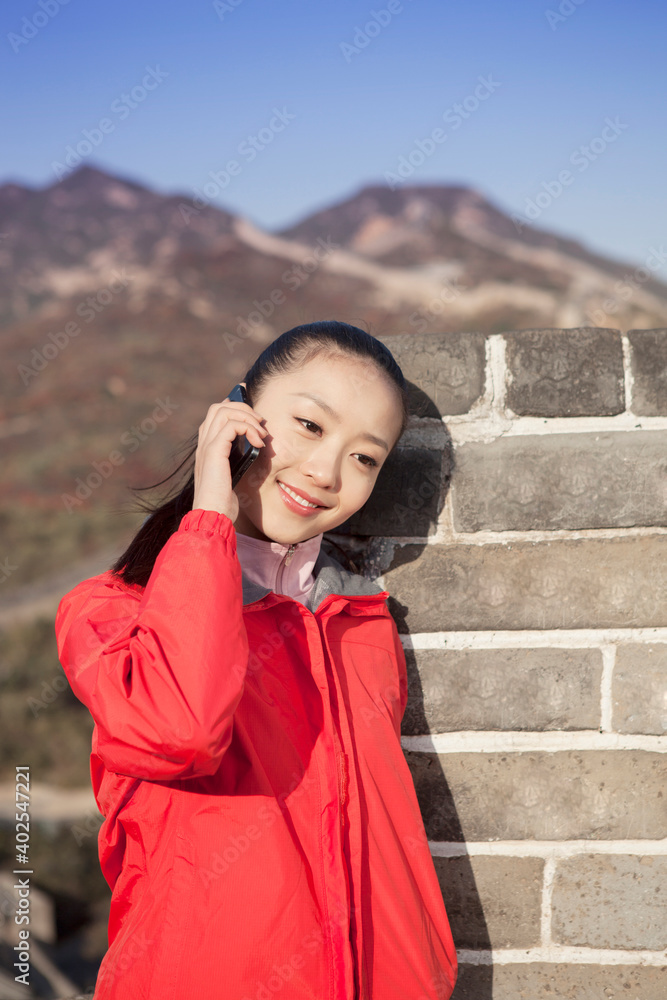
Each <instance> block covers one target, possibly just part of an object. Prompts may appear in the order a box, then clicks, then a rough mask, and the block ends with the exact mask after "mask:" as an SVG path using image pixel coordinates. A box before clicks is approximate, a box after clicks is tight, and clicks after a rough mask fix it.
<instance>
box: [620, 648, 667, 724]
mask: <svg viewBox="0 0 667 1000" xmlns="http://www.w3.org/2000/svg"><path fill="white" fill-rule="evenodd" d="M612 707H613V717H612V728H613V729H615V730H617V732H619V733H652V734H655V735H658V736H664V734H665V733H666V732H667V643H660V642H656V643H651V644H647V643H628V644H627V645H626V644H625V643H624V644H623V645H620V646H619V647H618V649H617V651H616V665H615V666H614V673H613V676H612Z"/></svg>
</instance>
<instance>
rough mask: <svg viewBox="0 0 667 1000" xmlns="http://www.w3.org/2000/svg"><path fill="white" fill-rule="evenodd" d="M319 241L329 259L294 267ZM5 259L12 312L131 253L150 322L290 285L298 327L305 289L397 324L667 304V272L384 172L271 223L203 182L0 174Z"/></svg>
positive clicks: (620, 320)
mask: <svg viewBox="0 0 667 1000" xmlns="http://www.w3.org/2000/svg"><path fill="white" fill-rule="evenodd" d="M516 218H518V217H515V219H516ZM318 241H319V244H318ZM318 245H319V247H320V251H319V253H320V258H321V259H319V260H317V262H316V263H317V266H316V267H315V268H314V269H313V270H311V271H307V272H306V273H305V274H304V272H303V270H302V271H301V278H302V280H300V281H299V280H297V278H296V277H294V276H292V277H291V278H290V279H286V280H283V275H284V273H285V271H286V269H288V267H289V268H292V269H293V268H294V266H295V265H296V266H297V267H298V265H299V263H300V261H303V260H306V259H307V258H308V257H309V255H310V254H311V253H312V249H313V247H317V246H318ZM322 247H324V249H322ZM0 264H1V267H0V324H2V325H3V326H7V325H11V324H14V323H16V322H19V323H22V322H24V321H26V320H31V321H32V320H35V319H36V318H38V317H39V316H40V315H46V316H55V315H56V314H57V313H58V312H63V313H66V312H67V311H68V309H69V307H70V306H71V305H74V306H75V307H76V305H77V304H78V301H75V300H79V301H80V299H81V297H82V296H84V295H86V294H89V293H90V292H95V290H97V289H101V288H104V287H105V285H106V281H107V280H108V277H109V276H110V274H111V273H112V272H113V271H114V269H116V270H118V271H121V270H122V269H123V268H124V269H125V271H126V272H128V273H131V279H130V280H128V286H127V295H126V296H124V297H123V302H124V304H125V306H126V309H127V311H128V313H129V315H130V316H132V317H136V316H137V315H141V316H143V317H145V321H146V322H148V323H151V322H156V323H157V322H160V323H163V322H165V320H167V321H168V320H169V316H170V315H171V316H172V318H174V319H175V318H176V317H180V316H188V317H190V318H194V321H195V322H201V323H204V324H211V325H212V326H216V325H217V326H218V327H219V326H220V325H223V324H224V323H225V321H228V320H230V319H231V318H232V317H234V316H242V317H243V316H247V315H248V313H249V312H251V311H252V308H253V306H252V304H253V300H254V299H255V298H258V299H259V300H260V301H263V299H264V297H265V295H266V294H268V293H269V292H270V291H272V290H273V289H274V288H276V287H277V288H278V289H279V290H281V291H282V292H284V293H285V296H286V298H287V299H288V300H289V303H288V308H287V309H282V308H280V309H275V310H274V311H273V312H274V313H275V317H273V313H272V317H273V318H275V320H276V322H275V323H274V322H270V323H267V329H266V331H265V333H266V335H267V336H269V337H270V336H271V334H272V333H273V335H276V334H277V333H278V332H279V331H280V327H283V328H286V327H285V321H283V314H285V317H286V319H287V317H288V315H289V314H290V312H291V311H292V310H291V307H293V306H295V305H296V299H295V296H294V295H293V293H294V292H297V293H298V295H297V296H296V298H298V300H299V304H300V305H302V306H304V307H306V308H307V309H308V311H309V312H310V310H311V309H312V310H313V312H312V313H311V318H313V317H314V316H317V315H333V313H332V311H331V310H332V309H336V308H340V307H342V306H344V308H345V309H346V311H347V312H348V314H350V313H351V314H353V315H354V316H356V317H357V321H358V320H359V318H360V317H361V316H365V317H367V318H368V319H369V320H370V321H371V322H372V323H373V324H374V325H376V328H378V329H382V330H383V331H384V332H387V333H388V332H397V331H399V330H405V331H406V332H409V331H410V330H411V329H413V330H414V329H417V328H419V329H420V331H421V330H424V329H427V328H428V329H434V330H442V329H451V330H465V329H475V330H482V331H492V330H496V329H508V328H512V327H517V326H518V327H529V326H561V327H567V326H578V325H594V326H619V327H621V328H628V327H631V326H644V327H651V326H656V325H664V323H665V321H666V320H667V286H666V285H665V284H663V283H661V282H658V281H656V280H655V279H653V278H650V279H649V280H641V278H640V279H639V280H637V279H636V278H635V279H634V283H632V281H630V283H629V282H628V279H629V278H630V279H632V274H633V271H634V270H635V269H634V268H633V267H632V266H631V265H626V266H624V265H623V264H619V263H618V262H616V261H610V260H608V259H606V258H604V257H602V256H601V255H599V254H595V253H593V252H591V251H589V250H587V249H586V248H585V247H584V246H582V245H581V244H580V243H578V242H576V241H575V240H568V239H565V238H562V237H559V236H556V235H554V234H551V233H549V232H546V231H544V230H541V229H538V228H536V227H535V226H533V225H531V224H528V222H527V221H526V220H525V219H524V220H523V221H522V222H521V221H520V222H518V223H517V222H516V221H513V218H512V217H510V216H509V215H507V214H506V213H504V212H503V211H501V210H500V209H499V208H498V207H496V206H495V205H494V204H493V203H492V202H491V201H489V200H488V199H487V198H485V197H484V196H483V195H482V194H480V193H479V192H477V191H475V190H474V189H472V188H469V187H464V186H445V185H422V186H406V187H404V188H402V189H399V190H394V191H392V190H390V189H389V188H388V187H386V186H379V185H371V186H367V187H364V188H362V189H361V190H359V191H358V192H357V193H356V194H354V195H353V196H351V197H350V198H348V199H346V200H344V201H342V202H339V203H336V204H333V205H331V206H330V207H328V208H325V209H324V210H322V211H318V212H315V213H314V214H311V215H308V216H307V217H306V218H305V219H303V220H302V221H301V222H299V223H298V224H296V225H293V226H291V227H289V228H286V229H283V230H282V231H280V232H277V233H269V232H266V231H263V230H261V229H259V228H258V227H257V226H254V225H253V224H252V223H251V222H250V221H249V220H247V219H244V218H242V217H239V216H235V215H234V214H232V213H230V212H227V211H224V210H223V209H220V208H217V207H214V206H213V205H212V204H210V201H209V200H208V199H207V198H206V196H205V195H204V194H203V193H201V192H200V197H199V199H197V197H196V196H193V195H190V196H186V195H182V194H174V195H160V194H157V193H155V192H153V191H150V190H149V189H147V188H146V187H145V186H143V185H141V184H138V183H136V182H134V181H132V180H129V179H125V178H120V177H114V176H112V175H110V174H107V173H105V172H104V171H102V170H99V169H97V168H95V167H91V166H83V167H80V168H79V169H78V170H75V171H73V172H72V173H70V174H69V175H68V176H67V177H65V178H64V179H63V180H62V181H60V182H59V183H55V184H53V185H51V186H50V187H47V188H45V189H42V190H33V189H29V188H26V187H23V186H21V185H18V184H15V183H10V184H5V185H4V186H2V187H0ZM642 277H643V276H642ZM306 279H307V280H306ZM306 292H307V294H305V293H306ZM278 298H280V296H278ZM120 302H121V300H120V298H119V299H118V300H117V302H116V303H115V304H116V305H120ZM605 303H606V307H605ZM280 305H281V306H282V305H284V303H280ZM604 308H608V309H609V310H610V311H609V312H608V313H606V314H605V312H604ZM263 318H265V319H267V320H268V319H269V318H270V317H268V316H266V317H263Z"/></svg>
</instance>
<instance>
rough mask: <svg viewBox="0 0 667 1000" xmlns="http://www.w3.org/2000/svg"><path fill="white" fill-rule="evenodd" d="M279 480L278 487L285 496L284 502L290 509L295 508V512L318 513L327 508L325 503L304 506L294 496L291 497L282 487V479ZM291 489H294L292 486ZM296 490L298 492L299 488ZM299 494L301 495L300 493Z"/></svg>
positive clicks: (282, 495) (305, 498)
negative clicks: (315, 505)
mask: <svg viewBox="0 0 667 1000" xmlns="http://www.w3.org/2000/svg"><path fill="white" fill-rule="evenodd" d="M277 482H278V489H279V490H280V495H281V497H282V498H283V501H284V503H285V504H286V505H287V506H288V507H289V509H290V510H293V511H294V512H295V513H297V514H316V513H317V512H318V511H320V510H325V509H326V508H325V507H324V506H323V505H320V506H317V507H304V505H303V504H301V503H299V502H298V500H295V499H294V497H291V496H290V495H289V493H288V492H287V491H286V490H284V489H283V488H282V484H281V482H280V480H278V481H277ZM290 489H292V487H291V486H290ZM294 492H295V493H298V490H294ZM299 496H301V494H300V493H299ZM303 499H304V500H307V499H308V497H304V498H303Z"/></svg>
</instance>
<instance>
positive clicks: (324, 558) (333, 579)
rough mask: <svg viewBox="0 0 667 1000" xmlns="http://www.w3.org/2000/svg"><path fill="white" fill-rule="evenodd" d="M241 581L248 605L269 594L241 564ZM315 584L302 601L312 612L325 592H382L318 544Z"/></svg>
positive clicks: (314, 574)
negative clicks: (249, 575)
mask: <svg viewBox="0 0 667 1000" xmlns="http://www.w3.org/2000/svg"><path fill="white" fill-rule="evenodd" d="M241 574H242V580H243V604H244V606H245V605H246V604H251V603H252V602H253V601H258V600H259V599H260V598H262V597H265V596H266V594H270V593H271V591H270V590H269V588H268V587H263V586H261V584H259V583H255V581H254V580H251V579H249V577H247V576H246V575H245V573H244V572H243V567H241ZM313 576H314V577H315V583H314V585H313V587H312V588H311V590H310V593H309V594H308V596H307V597H306V599H305V601H304V602H303V603H304V604H305V606H306V607H307V608H308V610H309V611H313V612H314V611H315V610H316V609H317V608H318V607H319V606H320V604H321V603H322V601H323V600H324V599H325V597H328V596H329V594H341V595H342V596H344V597H357V596H360V595H362V594H379V593H381V592H382V587H380V586H379V585H378V584H377V583H375V581H374V580H369V579H368V578H367V577H365V576H361V574H360V573H352V572H351V571H350V570H348V569H345V567H344V566H342V565H341V563H340V562H339V561H338V560H337V559H335V558H334V557H333V556H332V555H330V554H329V553H328V552H325V550H324V547H323V546H320V551H319V553H318V556H317V559H316V560H315V565H314V566H313Z"/></svg>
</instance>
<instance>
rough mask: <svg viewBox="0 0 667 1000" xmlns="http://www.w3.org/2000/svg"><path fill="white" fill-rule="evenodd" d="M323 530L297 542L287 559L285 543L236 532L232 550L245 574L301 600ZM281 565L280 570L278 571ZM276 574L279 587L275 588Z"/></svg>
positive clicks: (310, 582) (311, 580)
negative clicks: (286, 561)
mask: <svg viewBox="0 0 667 1000" xmlns="http://www.w3.org/2000/svg"><path fill="white" fill-rule="evenodd" d="M323 537H324V532H320V534H319V535H313V537H312V538H306V539H305V541H303V542H297V543H296V547H295V549H294V551H293V552H292V555H291V557H290V560H289V562H288V563H285V562H284V560H285V556H287V554H288V552H289V548H290V547H289V545H282V544H281V543H280V542H273V541H268V540H267V539H264V538H253V537H252V536H251V535H244V534H242V533H241V532H240V531H237V532H236V552H237V555H238V558H239V562H240V563H241V567H242V569H243V572H244V573H245V575H246V576H247V577H248V578H249V579H250V580H254V582H255V583H258V584H260V585H261V586H262V587H267V588H268V589H269V590H272V591H273V592H274V593H275V594H286V595H287V596H288V597H293V598H294V600H295V601H300V602H301V603H302V604H303V603H304V602H305V598H306V597H307V596H308V593H309V592H310V589H311V588H312V586H313V584H314V583H315V577H314V576H313V567H314V565H315V560H316V559H317V557H318V555H319V552H320V545H321V542H322V538H323ZM281 566H282V573H281V572H280V571H281ZM278 577H280V588H278Z"/></svg>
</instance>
